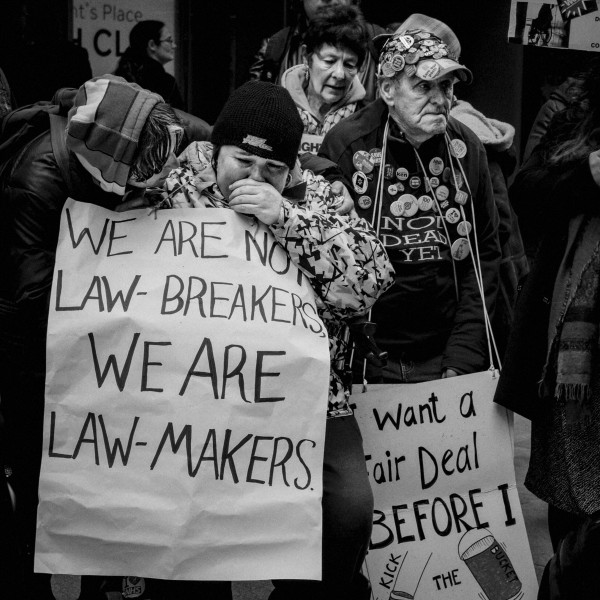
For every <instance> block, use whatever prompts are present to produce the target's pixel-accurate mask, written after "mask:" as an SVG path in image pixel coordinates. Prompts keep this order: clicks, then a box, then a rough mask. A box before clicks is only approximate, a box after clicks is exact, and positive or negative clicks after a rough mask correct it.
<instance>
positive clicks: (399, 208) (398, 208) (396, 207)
mask: <svg viewBox="0 0 600 600" xmlns="http://www.w3.org/2000/svg"><path fill="white" fill-rule="evenodd" d="M390 212H391V213H392V214H393V215H394V216H395V217H401V216H402V215H403V214H404V203H403V202H402V201H401V200H394V201H393V202H392V203H391V204H390Z"/></svg>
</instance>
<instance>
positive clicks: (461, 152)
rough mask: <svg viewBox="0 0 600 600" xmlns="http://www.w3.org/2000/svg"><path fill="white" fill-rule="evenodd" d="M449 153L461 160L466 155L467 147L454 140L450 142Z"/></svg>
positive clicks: (460, 141)
mask: <svg viewBox="0 0 600 600" xmlns="http://www.w3.org/2000/svg"><path fill="white" fill-rule="evenodd" d="M450 152H452V154H453V155H454V156H456V158H463V157H464V156H466V155H467V145H466V144H465V143H464V142H463V141H462V140H459V139H458V138H455V139H453V140H452V141H451V142H450Z"/></svg>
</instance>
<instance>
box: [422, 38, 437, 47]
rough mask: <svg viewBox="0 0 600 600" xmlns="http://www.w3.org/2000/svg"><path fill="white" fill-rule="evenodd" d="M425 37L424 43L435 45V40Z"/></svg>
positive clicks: (425, 44)
mask: <svg viewBox="0 0 600 600" xmlns="http://www.w3.org/2000/svg"><path fill="white" fill-rule="evenodd" d="M422 37H423V45H424V46H435V42H434V41H433V40H430V39H429V38H426V37H425V36H422Z"/></svg>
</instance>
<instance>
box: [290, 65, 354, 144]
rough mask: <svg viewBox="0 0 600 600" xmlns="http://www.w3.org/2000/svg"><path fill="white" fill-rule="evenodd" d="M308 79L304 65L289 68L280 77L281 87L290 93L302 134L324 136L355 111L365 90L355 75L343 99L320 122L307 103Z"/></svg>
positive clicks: (307, 72)
mask: <svg viewBox="0 0 600 600" xmlns="http://www.w3.org/2000/svg"><path fill="white" fill-rule="evenodd" d="M308 77H309V69H308V66H306V65H296V66H294V67H291V68H290V69H288V70H287V71H286V72H285V73H284V74H283V75H282V77H281V86H282V87H284V88H285V89H286V90H287V91H288V92H289V93H290V95H291V96H292V99H293V100H294V102H295V103H296V107H297V108H298V113H299V114H300V118H301V119H302V123H303V125H304V133H309V134H312V135H324V134H326V133H327V132H328V131H329V130H330V129H331V128H332V127H333V126H334V125H335V124H336V123H339V122H340V121H341V120H342V119H345V118H346V117H349V116H350V115H351V114H352V113H353V112H354V111H355V110H356V109H357V107H358V104H359V102H360V101H361V100H362V99H363V98H364V97H365V88H364V87H363V85H362V83H361V82H360V79H359V78H358V75H356V76H355V77H354V79H353V80H352V83H351V84H350V87H349V88H348V91H347V92H346V94H345V95H344V97H343V98H342V99H341V100H340V101H339V102H337V103H336V104H335V105H333V106H332V107H331V108H330V109H329V111H328V113H327V114H326V115H325V118H324V119H323V120H322V121H321V120H320V118H319V117H318V116H317V115H315V114H314V113H313V111H312V109H311V107H310V105H309V103H308V96H307V95H306V87H307V85H308Z"/></svg>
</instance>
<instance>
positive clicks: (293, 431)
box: [35, 200, 329, 580]
mask: <svg viewBox="0 0 600 600" xmlns="http://www.w3.org/2000/svg"><path fill="white" fill-rule="evenodd" d="M46 370H47V373H46V407H45V421H44V454H43V462H42V472H41V478H40V488H39V490H40V504H39V510H38V533H37V542H36V557H35V567H36V570H37V571H39V572H46V573H75V574H88V575H95V574H98V575H99V574H104V575H135V576H138V577H155V578H160V579H196V580H203V579H217V580H218V579H225V580H236V579H269V578H300V579H318V578H319V577H320V572H321V496H322V460H323V440H324V432H325V417H326V411H327V396H328V387H329V386H328V381H329V348H328V337H327V333H326V330H325V329H324V326H323V324H322V322H321V320H320V318H319V316H318V315H317V309H316V305H315V296H314V292H313V290H312V288H311V286H310V283H309V282H308V280H307V278H306V277H305V276H304V275H303V274H302V273H301V272H300V271H298V269H296V267H295V266H294V265H293V263H291V260H290V258H289V256H288V255H287V254H286V252H285V251H284V250H283V249H282V247H281V246H280V245H279V244H278V243H277V242H276V240H275V238H274V237H273V235H272V234H271V233H270V231H269V229H268V228H267V227H266V226H264V225H263V224H261V223H259V222H258V221H257V220H255V219H253V218H250V217H245V216H242V215H238V214H236V213H234V212H233V211H231V210H227V209H206V210H201V209H181V210H163V211H158V212H156V213H152V214H149V212H148V210H136V211H130V212H126V213H115V212H111V211H107V210H104V209H102V208H100V207H97V206H94V205H91V204H84V203H78V202H75V201H72V200H69V201H68V202H67V204H66V206H65V209H64V210H63V214H62V221H61V230H60V239H59V244H58V248H57V254H56V267H55V273H54V281H53V288H52V296H51V306H50V315H49V324H48V342H47V369H46Z"/></svg>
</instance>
